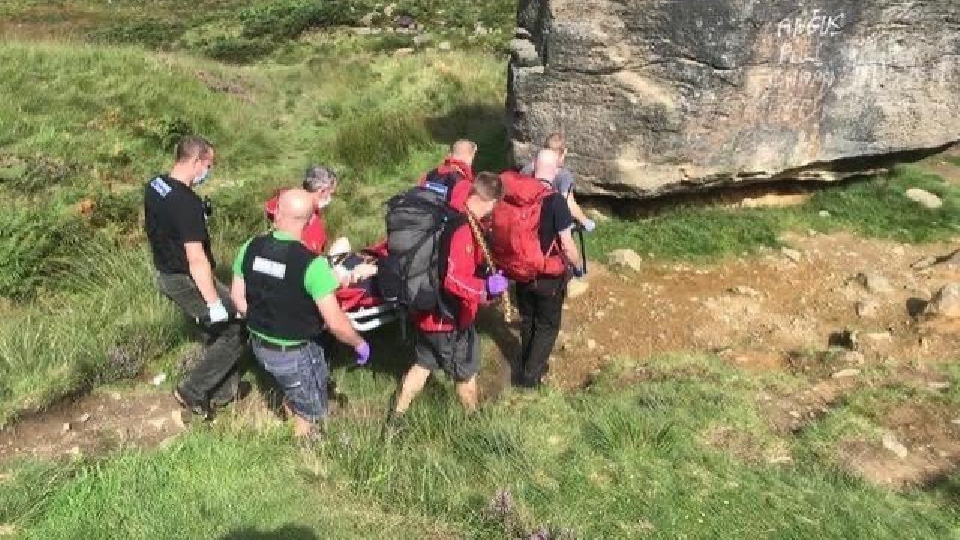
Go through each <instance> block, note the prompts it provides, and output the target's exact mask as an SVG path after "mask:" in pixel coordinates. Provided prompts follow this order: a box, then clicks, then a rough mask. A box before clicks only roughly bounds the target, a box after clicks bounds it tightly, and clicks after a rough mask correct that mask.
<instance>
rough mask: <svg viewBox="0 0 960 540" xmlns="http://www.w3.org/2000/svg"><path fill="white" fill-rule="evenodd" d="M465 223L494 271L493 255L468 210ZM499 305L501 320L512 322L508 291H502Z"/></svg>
mask: <svg viewBox="0 0 960 540" xmlns="http://www.w3.org/2000/svg"><path fill="white" fill-rule="evenodd" d="M467 223H469V224H470V230H471V231H472V232H473V237H474V238H476V240H477V244H479V245H480V251H482V252H483V260H484V261H486V263H487V266H488V267H489V268H490V271H491V272H494V271H495V270H496V267H495V266H494V265H493V257H491V256H490V248H489V247H487V241H486V239H485V238H484V237H483V232H482V231H481V230H480V225H478V224H477V221H476V220H475V219H474V218H473V216H472V215H470V212H467ZM501 306H503V320H505V321H507V323H511V322H513V305H512V304H511V303H510V291H504V294H503V304H501Z"/></svg>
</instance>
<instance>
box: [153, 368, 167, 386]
mask: <svg viewBox="0 0 960 540" xmlns="http://www.w3.org/2000/svg"><path fill="white" fill-rule="evenodd" d="M166 380H167V374H166V373H164V372H162V371H161V372H160V373H158V374H157V375H156V376H155V377H154V378H153V380H151V381H150V382H151V384H153V385H154V386H160V385H161V384H163V383H164V381H166Z"/></svg>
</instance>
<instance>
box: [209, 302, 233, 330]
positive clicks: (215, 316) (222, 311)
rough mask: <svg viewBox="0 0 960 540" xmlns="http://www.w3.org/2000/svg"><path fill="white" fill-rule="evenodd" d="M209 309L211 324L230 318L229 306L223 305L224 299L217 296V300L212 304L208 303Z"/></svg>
mask: <svg viewBox="0 0 960 540" xmlns="http://www.w3.org/2000/svg"><path fill="white" fill-rule="evenodd" d="M207 309H208V310H209V313H208V315H209V317H210V324H216V323H221V322H223V321H226V320H227V319H229V318H230V315H229V314H228V313H227V308H226V307H224V305H223V300H220V299H219V298H217V301H216V302H214V303H212V304H207Z"/></svg>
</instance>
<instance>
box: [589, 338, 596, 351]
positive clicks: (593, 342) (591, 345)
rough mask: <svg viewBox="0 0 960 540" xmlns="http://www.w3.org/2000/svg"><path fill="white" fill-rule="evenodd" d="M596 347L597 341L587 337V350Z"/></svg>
mask: <svg viewBox="0 0 960 540" xmlns="http://www.w3.org/2000/svg"><path fill="white" fill-rule="evenodd" d="M596 348H597V342H596V341H594V340H592V339H588V340H587V350H588V351H592V350H595V349H596Z"/></svg>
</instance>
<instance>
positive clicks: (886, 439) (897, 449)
mask: <svg viewBox="0 0 960 540" xmlns="http://www.w3.org/2000/svg"><path fill="white" fill-rule="evenodd" d="M883 447H884V448H886V449H887V450H889V451H891V452H893V453H894V454H896V455H897V457H898V458H900V459H903V458H905V457H907V455H908V454H909V453H910V451H909V450H907V447H906V446H904V445H903V443H901V442H900V441H898V440H897V438H896V437H895V436H894V435H893V434H892V433H886V434H884V435H883Z"/></svg>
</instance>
